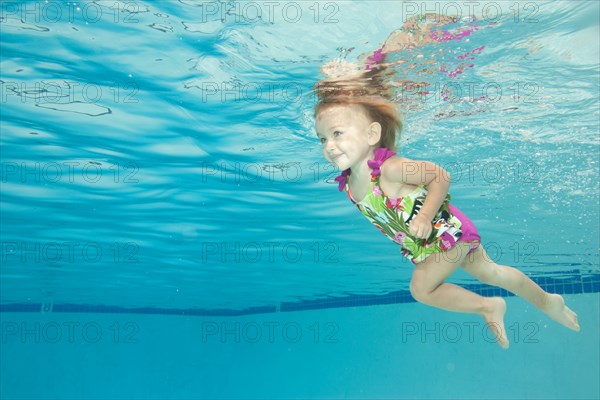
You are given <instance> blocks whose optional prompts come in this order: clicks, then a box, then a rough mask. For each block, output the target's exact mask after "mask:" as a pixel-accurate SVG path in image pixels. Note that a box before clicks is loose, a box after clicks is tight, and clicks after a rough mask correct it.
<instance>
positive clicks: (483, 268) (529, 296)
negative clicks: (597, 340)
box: [463, 246, 580, 331]
mask: <svg viewBox="0 0 600 400" xmlns="http://www.w3.org/2000/svg"><path fill="white" fill-rule="evenodd" d="M463 268H464V270H465V271H466V272H468V273H469V274H471V275H473V276H474V277H475V278H477V279H478V280H480V281H481V282H483V283H487V284H489V285H493V286H498V287H501V288H503V289H506V290H508V291H510V292H512V293H514V294H516V295H517V296H519V297H522V298H524V299H525V300H527V301H528V302H530V303H531V304H533V305H534V306H536V307H537V308H539V309H540V310H542V311H543V312H545V313H546V314H548V316H550V318H552V319H554V320H555V321H556V322H558V323H560V324H562V325H564V326H566V327H567V328H570V329H573V330H575V331H579V329H580V328H579V323H578V322H577V314H575V313H574V312H573V311H571V309H569V307H567V306H566V305H565V301H564V299H563V298H562V296H561V295H559V294H551V293H547V292H545V291H544V290H543V289H542V288H541V287H539V286H538V285H537V284H536V283H535V282H534V281H532V280H531V279H529V278H528V277H527V276H526V275H525V274H523V273H522V272H521V271H519V270H518V269H516V268H513V267H508V266H505V265H498V264H496V263H495V262H494V261H492V260H491V259H490V258H489V256H488V255H487V253H486V251H485V249H484V248H483V246H479V247H478V248H477V249H475V251H473V253H471V254H469V255H468V256H467V257H466V259H465V260H464V262H463Z"/></svg>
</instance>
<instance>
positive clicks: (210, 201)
mask: <svg viewBox="0 0 600 400" xmlns="http://www.w3.org/2000/svg"><path fill="white" fill-rule="evenodd" d="M276 3H277V4H275V3H272V2H233V1H228V2H211V1H193V0H180V1H178V2H167V1H162V2H149V1H148V2H141V1H136V2H120V1H95V2H77V3H76V4H75V3H63V2H58V1H51V0H49V1H46V2H2V20H1V24H0V29H1V32H2V35H1V45H2V49H1V56H2V63H1V66H2V72H1V78H0V79H1V80H2V82H0V84H1V87H2V104H1V109H2V111H1V112H2V121H1V130H2V144H1V152H2V153H1V157H2V160H1V165H2V171H1V172H2V176H1V184H2V192H1V193H2V198H1V202H2V208H1V212H0V217H1V218H0V219H1V221H0V228H1V233H2V238H1V242H2V255H1V256H2V263H1V269H0V276H1V281H0V296H1V300H0V311H1V313H0V318H1V327H2V332H1V336H2V342H1V345H2V351H1V352H0V361H1V365H0V372H1V375H2V377H1V379H0V395H1V397H2V398H3V399H4V398H6V399H12V398H21V399H31V398H74V399H75V398H76V399H80V398H98V399H100V398H103V399H105V398H157V399H158V398H160V399H163V398H174V399H179V398H227V399H231V398H273V399H281V398H461V399H462V398H474V399H476V398H514V399H521V398H544V399H548V398H556V399H567V398H569V399H575V398H579V399H590V398H598V397H599V396H600V388H599V384H598V379H597V378H598V376H599V374H600V369H599V361H598V360H599V358H600V349H599V344H598V337H599V336H600V335H599V329H600V328H599V325H600V324H599V317H598V315H599V313H600V310H599V308H600V307H599V300H600V299H599V296H598V292H599V288H600V271H599V260H598V249H599V247H600V243H599V241H600V240H599V224H598V221H599V215H598V214H599V212H598V209H599V208H598V172H599V171H598V162H599V161H598V119H599V118H598V117H599V114H600V112H599V109H598V83H599V81H598V64H599V62H598V61H599V59H598V58H599V56H598V13H599V11H598V5H597V3H596V2H593V1H589V2H586V1H582V2H576V3H573V2H566V1H563V2H556V1H553V2H538V1H535V2H530V1H528V2H503V1H502V2H479V4H478V5H477V6H475V5H474V4H472V3H467V2H425V3H424V2H395V1H380V2H377V1H373V2H371V1H369V2H350V1H336V2H331V1H315V2H306V1H295V2H276ZM473 7H476V8H473ZM469 10H472V11H473V12H474V13H475V14H476V15H479V16H480V17H479V18H477V20H476V21H469V20H465V21H466V22H465V24H466V23H471V24H476V26H478V27H479V29H478V30H477V31H476V32H473V34H472V35H470V36H469V37H468V38H465V39H464V40H460V41H458V40H457V41H449V42H444V43H442V44H440V45H439V46H435V47H431V48H427V49H424V50H423V54H422V55H423V57H421V58H416V60H417V65H421V66H423V67H426V66H427V65H426V64H421V62H422V61H423V60H427V59H428V58H430V59H432V60H435V63H434V65H435V66H439V65H444V67H445V68H439V70H437V69H436V71H435V72H434V73H432V74H430V75H427V79H430V80H431V83H432V86H430V93H428V94H427V95H425V96H423V97H422V98H421V99H420V100H419V102H417V103H416V104H415V103H411V108H410V109H406V110H405V112H406V116H405V120H404V123H405V129H404V133H403V137H402V139H401V142H400V146H399V147H400V151H401V152H402V153H406V154H407V155H410V156H411V157H412V158H415V159H428V160H431V161H434V162H436V163H438V164H440V165H442V166H443V167H445V168H446V169H448V170H449V171H450V172H451V173H452V176H453V184H452V188H451V193H452V197H453V204H456V205H457V206H458V207H459V208H461V209H462V210H464V211H465V213H466V214H467V215H469V217H470V218H471V219H472V220H473V222H474V223H475V224H476V225H477V227H478V230H479V232H480V233H481V235H482V239H483V243H484V245H486V248H487V249H489V250H488V251H489V252H490V255H492V257H493V258H495V259H496V261H497V262H499V263H503V264H508V265H514V266H516V267H518V268H519V269H521V270H522V271H524V272H526V273H527V274H528V275H529V276H531V277H532V279H534V280H536V281H537V282H539V283H540V285H541V286H543V287H544V288H546V289H548V290H550V291H554V292H558V293H562V294H564V295H565V298H566V300H567V303H568V304H569V305H570V307H571V308H572V309H573V310H575V311H576V312H577V313H578V314H579V318H580V323H581V326H582V331H581V332H580V333H578V334H575V333H573V332H571V331H568V330H567V329H565V328H563V327H561V326H558V325H557V324H555V323H553V322H552V321H550V320H549V319H548V318H547V317H546V316H545V315H543V314H541V313H540V312H538V311H537V310H536V309H534V308H533V307H531V306H530V305H529V304H527V303H525V302H524V301H522V300H520V299H516V298H514V297H507V303H508V307H509V308H508V313H507V319H506V325H507V329H508V332H509V338H510V339H511V348H510V349H509V350H508V351H502V350H500V349H498V348H497V345H496V344H495V343H491V340H490V338H489V337H488V336H487V333H486V331H485V329H483V326H482V323H481V321H480V320H479V318H478V317H476V316H471V315H462V314H449V313H446V312H442V311H438V310H435V309H433V308H430V307H426V306H424V305H421V304H418V303H415V302H414V301H413V299H412V297H411V296H410V294H409V292H408V281H409V278H410V273H411V271H412V267H411V266H410V264H409V263H408V262H407V261H406V260H404V259H402V257H401V256H400V254H399V252H398V250H397V248H395V247H394V246H393V245H392V244H391V243H390V242H389V241H388V240H387V239H385V238H384V237H383V236H382V235H379V234H377V233H376V231H374V230H373V228H372V227H371V226H370V225H369V223H368V222H367V221H365V220H364V218H363V217H362V216H361V215H360V214H359V213H357V212H356V210H355V209H354V207H353V206H351V204H349V202H348V200H347V198H345V196H344V195H342V194H340V193H339V192H338V191H337V188H336V184H335V182H334V181H333V178H334V177H335V176H336V175H337V174H336V172H335V171H334V170H333V169H332V167H330V166H328V165H326V164H325V162H324V161H323V160H322V156H321V149H320V145H319V144H318V142H317V139H316V137H315V135H314V129H313V121H312V117H311V108H312V105H313V104H314V98H313V97H312V95H311V94H310V88H311V86H312V84H313V83H314V82H315V81H316V80H317V79H319V78H321V75H319V74H318V69H319V66H320V65H321V64H322V63H323V62H326V61H328V60H330V59H332V58H336V57H347V58H348V59H353V58H355V57H356V56H357V55H358V54H360V53H363V52H366V51H368V50H373V49H374V48H377V47H379V45H380V43H381V42H383V41H384V40H385V38H386V37H387V35H388V34H389V32H391V31H392V30H394V29H395V28H397V27H399V26H400V25H401V21H402V20H403V19H404V18H406V17H408V16H410V15H415V14H416V13H418V12H419V11H437V12H441V13H448V14H456V13H460V14H462V16H464V17H465V18H466V16H467V15H468V14H469V13H470V11H469ZM259 13H260V14H261V17H260V18H259V17H258V14H259ZM399 21H400V22H399ZM467 39H468V40H467ZM482 46H483V48H482ZM480 48H482V49H481V51H478V50H477V49H480ZM434 55H435V57H434ZM416 56H417V57H418V54H417V55H416ZM470 57H473V60H469V58H470ZM471 64H472V65H473V66H472V67H470V66H469V65H471ZM441 69H445V70H446V71H447V73H446V72H442V71H440V70H441ZM416 70H418V69H416ZM456 71H461V73H460V74H457V73H456ZM452 72H454V73H452ZM411 73H413V72H407V74H411ZM423 76H424V75H419V77H423ZM414 94H415V93H414V92H411V93H408V94H407V95H411V96H413V95H414ZM374 233H375V234H374ZM365 238H369V241H368V242H367V241H366V240H365ZM452 280H453V281H455V282H459V283H461V284H463V285H470V286H471V287H472V288H473V289H474V290H476V291H479V292H480V293H484V294H488V295H491V294H494V293H496V292H494V291H493V289H491V288H488V287H485V286H479V285H477V284H476V282H475V281H473V280H472V278H470V277H469V276H467V275H466V274H459V275H457V276H453V277H452ZM498 293H499V294H503V295H506V293H502V292H498Z"/></svg>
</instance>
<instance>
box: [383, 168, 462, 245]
mask: <svg viewBox="0 0 600 400" xmlns="http://www.w3.org/2000/svg"><path fill="white" fill-rule="evenodd" d="M384 166H385V168H382V177H383V178H384V179H385V180H386V181H389V182H393V183H400V184H408V185H415V186H419V185H425V186H427V189H428V195H427V198H426V199H425V203H424V204H423V207H421V210H420V211H419V214H418V215H417V216H416V217H415V218H414V219H413V220H412V221H411V225H410V231H411V232H410V233H411V234H413V235H415V236H417V237H421V238H427V237H429V235H430V234H431V230H432V221H433V218H434V217H435V215H436V214H437V212H438V210H439V209H440V206H441V205H442V203H443V202H444V200H445V199H446V195H447V194H448V189H449V188H450V174H449V173H448V171H446V170H445V169H443V168H442V167H440V166H439V165H437V164H434V163H431V162H428V161H413V160H409V159H408V158H399V157H396V158H389V159H388V160H386V161H385V163H384Z"/></svg>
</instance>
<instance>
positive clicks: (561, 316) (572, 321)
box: [542, 293, 581, 332]
mask: <svg viewBox="0 0 600 400" xmlns="http://www.w3.org/2000/svg"><path fill="white" fill-rule="evenodd" d="M547 296H548V297H547V303H546V305H545V306H544V308H543V309H542V311H544V312H545V313H546V314H548V316H549V317H550V318H552V319H553V320H555V321H556V322H558V323H559V324H562V325H564V326H566V327H567V328H569V329H573V330H574V331H577V332H579V330H580V329H581V328H580V327H579V322H578V321H577V314H575V313H574V312H573V311H571V309H570V308H569V307H567V306H566V305H565V300H564V299H563V298H562V296H561V295H560V294H554V293H548V295H547Z"/></svg>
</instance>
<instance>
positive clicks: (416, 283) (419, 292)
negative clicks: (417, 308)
mask: <svg viewBox="0 0 600 400" xmlns="http://www.w3.org/2000/svg"><path fill="white" fill-rule="evenodd" d="M409 289H410V294H411V295H412V297H413V298H414V299H415V300H417V301H418V302H419V303H426V302H427V298H428V296H429V294H430V293H431V290H429V287H428V286H427V285H426V282H425V277H424V276H422V274H419V273H417V271H415V273H413V276H412V279H411V280H410V285H409Z"/></svg>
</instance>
